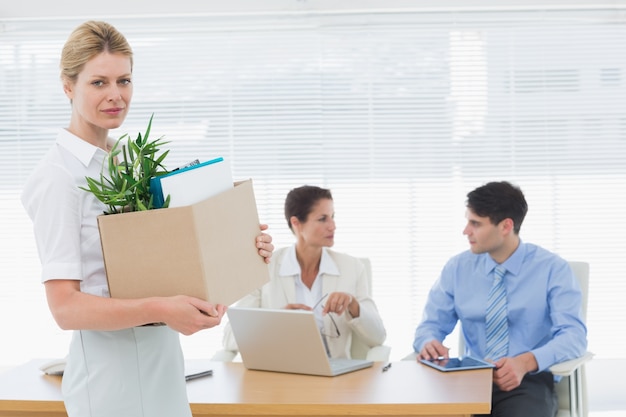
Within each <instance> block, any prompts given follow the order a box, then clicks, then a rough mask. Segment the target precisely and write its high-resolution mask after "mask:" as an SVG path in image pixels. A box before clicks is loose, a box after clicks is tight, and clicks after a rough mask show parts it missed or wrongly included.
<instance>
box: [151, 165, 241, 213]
mask: <svg viewBox="0 0 626 417" xmlns="http://www.w3.org/2000/svg"><path fill="white" fill-rule="evenodd" d="M160 180H161V188H162V190H163V195H164V196H167V195H168V194H169V196H170V205H169V207H181V206H188V205H191V204H194V203H197V202H199V201H202V200H206V199H207V198H209V197H213V196H214V195H217V194H220V193H222V192H224V191H227V190H229V189H231V188H233V174H232V172H231V170H230V163H229V162H228V161H227V160H222V161H220V162H215V163H208V164H199V165H195V166H191V167H188V168H185V169H183V170H181V171H180V172H176V173H175V174H174V175H166V176H163V177H161V178H160Z"/></svg>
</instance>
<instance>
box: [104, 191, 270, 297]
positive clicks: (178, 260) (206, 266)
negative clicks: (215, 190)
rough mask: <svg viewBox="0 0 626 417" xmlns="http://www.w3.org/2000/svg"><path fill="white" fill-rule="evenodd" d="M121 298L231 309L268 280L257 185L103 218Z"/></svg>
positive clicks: (111, 272)
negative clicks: (194, 300) (259, 244)
mask: <svg viewBox="0 0 626 417" xmlns="http://www.w3.org/2000/svg"><path fill="white" fill-rule="evenodd" d="M98 227H99V229H100V240H101V242H102V250H103V253H104V263H105V267H106V273H107V279H108V282H109V290H110V293H111V296H112V297H115V298H140V297H150V296H170V295H179V294H184V295H191V296H194V297H198V298H202V299H204V300H207V301H209V302H211V303H214V304H224V305H230V304H232V303H234V302H235V301H237V300H239V299H240V298H242V297H243V296H245V295H247V294H249V293H250V292H252V291H253V290H255V289H257V288H259V287H261V286H262V285H263V284H265V283H267V282H269V270H268V266H267V264H265V262H264V261H263V258H262V257H261V256H260V255H259V254H258V250H257V248H256V239H255V238H256V236H258V235H259V234H260V233H261V231H260V229H259V216H258V212H257V208H256V200H255V198H254V190H253V189H252V180H247V181H243V182H240V183H235V187H234V188H232V189H231V190H228V191H225V192H223V193H221V194H219V195H216V196H214V197H210V198H208V199H206V200H203V201H201V202H199V203H196V204H192V205H189V206H184V207H174V208H166V209H158V210H148V211H140V212H132V213H122V214H110V215H102V216H100V217H98Z"/></svg>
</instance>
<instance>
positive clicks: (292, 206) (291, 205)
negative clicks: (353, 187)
mask: <svg viewBox="0 0 626 417" xmlns="http://www.w3.org/2000/svg"><path fill="white" fill-rule="evenodd" d="M322 199H329V200H332V199H333V196H332V194H331V192H330V190H328V189H326V188H321V187H317V186H315V185H303V186H301V187H297V188H294V189H293V190H291V191H289V193H287V198H286V199H285V219H286V220H287V226H289V229H291V231H293V227H292V225H291V220H290V219H291V217H292V216H296V218H297V219H298V220H300V221H301V222H302V223H304V222H306V219H307V217H308V216H309V213H311V211H312V210H313V207H314V206H315V205H316V204H317V202H318V201H320V200H322Z"/></svg>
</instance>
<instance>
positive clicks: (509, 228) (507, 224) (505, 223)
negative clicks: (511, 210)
mask: <svg viewBox="0 0 626 417" xmlns="http://www.w3.org/2000/svg"><path fill="white" fill-rule="evenodd" d="M500 224H501V225H502V231H503V232H505V233H507V234H508V233H513V230H514V229H515V227H514V226H515V224H514V223H513V219H511V218H506V219H504V220H502V222H501V223H500Z"/></svg>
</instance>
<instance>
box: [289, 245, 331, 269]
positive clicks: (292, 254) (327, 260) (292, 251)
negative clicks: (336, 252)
mask: <svg viewBox="0 0 626 417" xmlns="http://www.w3.org/2000/svg"><path fill="white" fill-rule="evenodd" d="M300 272H301V270H300V264H299V263H298V258H296V245H292V246H291V247H290V248H289V249H288V250H287V253H286V254H285V258H284V259H283V262H282V264H281V265H280V271H279V275H280V276H288V275H300ZM319 274H320V275H321V274H329V275H339V268H338V267H337V264H336V263H335V261H334V260H333V258H332V257H331V256H330V254H329V253H328V250H327V249H326V248H322V258H321V260H320V271H319Z"/></svg>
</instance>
